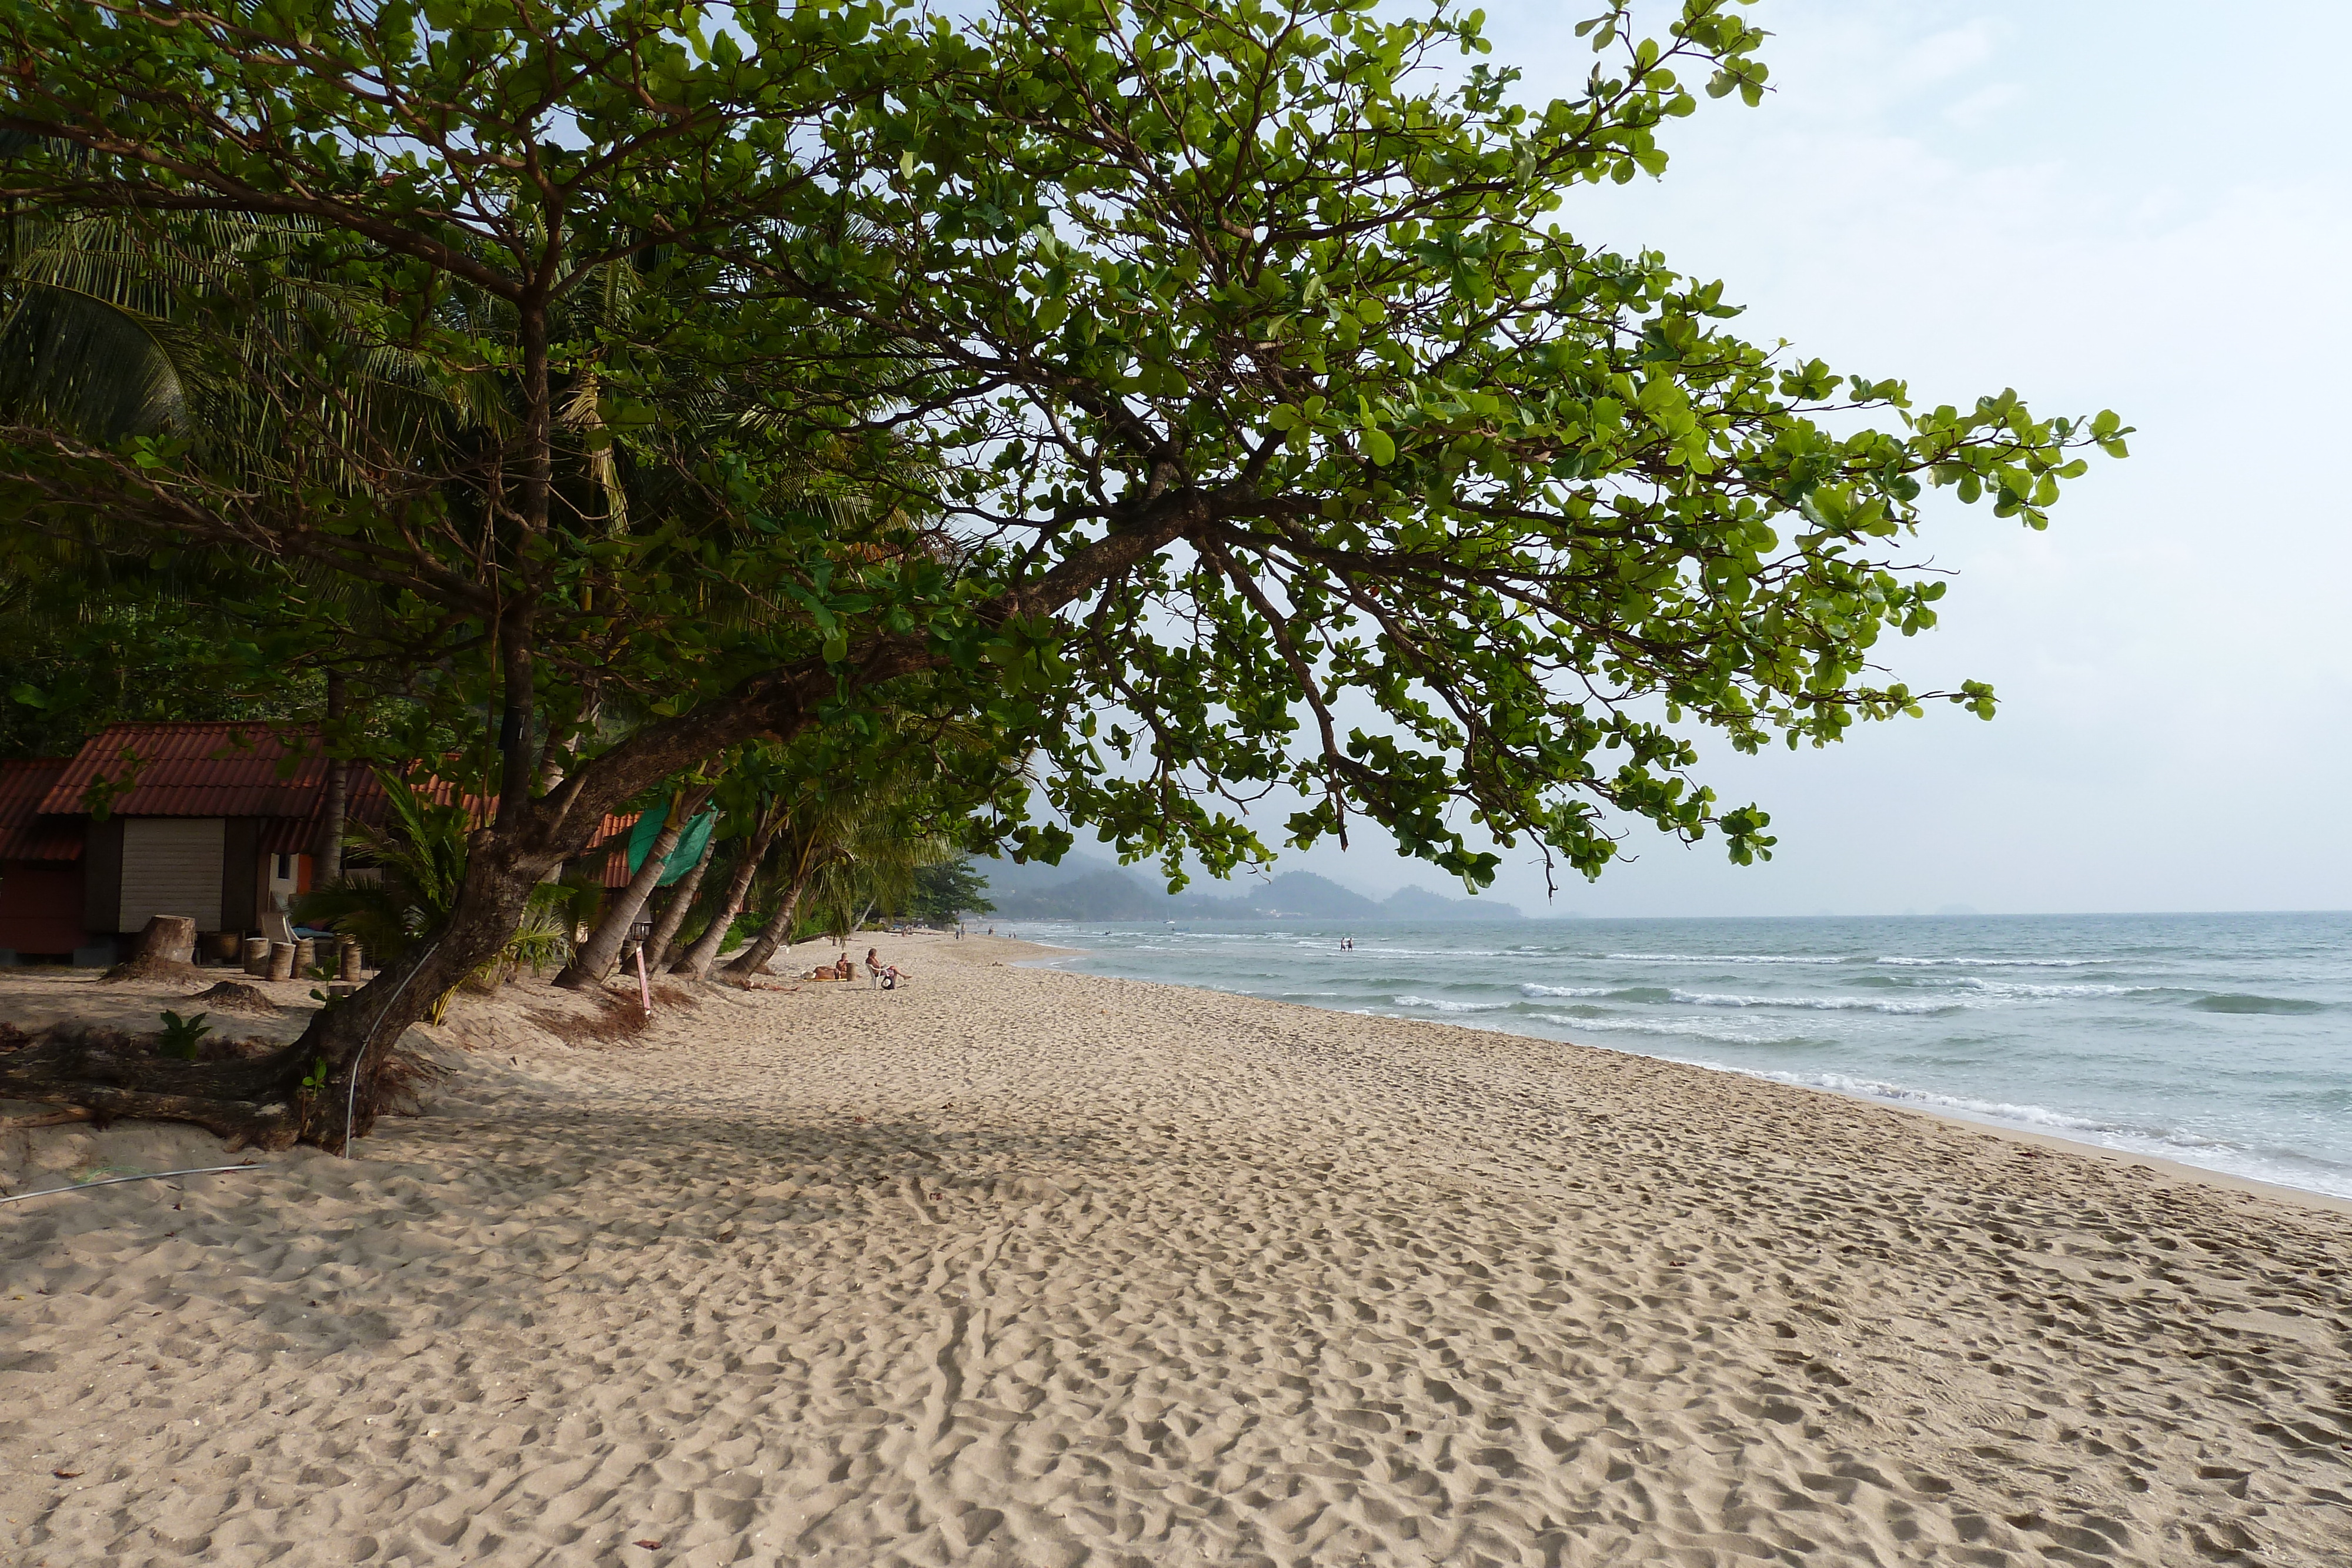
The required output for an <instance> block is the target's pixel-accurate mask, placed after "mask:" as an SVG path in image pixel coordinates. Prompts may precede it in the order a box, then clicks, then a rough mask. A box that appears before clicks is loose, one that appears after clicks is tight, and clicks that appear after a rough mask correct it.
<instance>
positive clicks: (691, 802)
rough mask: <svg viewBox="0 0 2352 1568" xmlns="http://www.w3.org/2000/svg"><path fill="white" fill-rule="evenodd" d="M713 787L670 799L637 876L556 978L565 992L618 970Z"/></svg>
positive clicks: (595, 982)
mask: <svg viewBox="0 0 2352 1568" xmlns="http://www.w3.org/2000/svg"><path fill="white" fill-rule="evenodd" d="M716 788H717V786H716V785H711V784H703V785H698V786H697V787H696V788H694V789H690V790H688V791H686V792H684V793H682V794H680V795H677V796H675V797H673V798H672V800H671V804H670V810H669V816H668V819H667V821H664V822H663V823H662V830H661V831H660V832H659V833H657V834H656V835H655V836H654V841H653V847H652V848H651V849H649V850H647V851H646V858H645V862H644V863H642V864H641V865H639V866H638V867H637V874H636V875H635V876H633V877H631V878H630V879H629V885H628V886H626V887H625V888H623V889H622V890H621V895H620V896H619V897H618V898H616V899H614V901H613V907H612V908H611V909H609V910H607V911H605V914H604V920H603V921H602V922H601V923H599V924H598V925H597V927H596V929H595V930H594V931H593V932H591V933H590V934H589V936H588V940H587V942H586V943H585V944H584V945H583V946H582V947H581V948H580V950H579V951H578V952H577V953H574V954H573V955H572V962H570V963H569V964H566V965H565V966H564V967H563V972H562V974H560V975H558V976H556V977H555V983H556V984H557V985H559V986H562V987H563V988H565V989H566V990H573V991H583V990H586V989H588V988H590V987H592V986H601V985H603V984H604V977H606V976H607V975H610V974H611V973H612V972H613V971H614V968H616V967H619V965H620V962H621V949H622V947H623V946H625V945H626V944H627V942H628V940H629V927H630V926H632V925H635V924H636V920H637V915H639V914H640V913H642V912H643V911H644V909H645V907H646V900H647V899H648V898H651V897H652V896H653V895H654V889H655V888H656V887H659V886H660V885H661V878H662V871H663V867H664V862H667V860H668V859H669V855H670V852H671V851H672V850H675V849H676V848H677V841H678V840H679V839H680V838H682V837H683V836H684V835H685V833H686V825H687V823H688V822H690V821H693V820H694V814H695V813H696V812H697V811H699V810H702V806H703V802H704V801H706V800H709V799H710V795H711V791H712V790H713V789H716Z"/></svg>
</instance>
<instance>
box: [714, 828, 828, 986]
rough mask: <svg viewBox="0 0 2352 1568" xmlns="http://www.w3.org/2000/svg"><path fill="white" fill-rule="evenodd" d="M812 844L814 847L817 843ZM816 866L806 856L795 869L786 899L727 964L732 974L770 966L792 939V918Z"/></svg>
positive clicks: (743, 974) (745, 974)
mask: <svg viewBox="0 0 2352 1568" xmlns="http://www.w3.org/2000/svg"><path fill="white" fill-rule="evenodd" d="M810 847H811V848H812V849H814V847H815V846H814V845H812V846H810ZM815 870H816V863H815V857H814V855H804V856H803V857H802V860H801V863H800V866H799V868H798V869H797V870H795V871H794V872H793V883H792V885H791V886H790V887H788V888H786V889H785V890H784V901H783V903H782V904H778V905H777V906H776V913H775V914H774V915H771V916H770V917H769V919H768V923H767V924H766V925H763V926H761V928H760V934H759V935H758V936H755V937H753V938H752V939H751V946H749V947H746V948H744V949H743V951H742V952H740V953H739V954H737V955H736V956H735V961H734V962H733V963H731V964H730V965H728V966H727V972H728V973H729V974H730V975H737V976H740V977H742V978H744V979H746V980H748V979H750V978H751V977H752V976H754V975H757V974H759V973H760V972H761V970H763V969H765V968H766V967H768V960H769V959H771V958H772V957H774V956H776V949H777V948H779V947H782V946H786V945H787V944H788V943H789V941H790V940H791V937H792V934H793V921H794V920H795V919H797V918H799V915H800V907H801V894H803V893H804V892H806V891H807V889H808V884H809V877H810V876H811V874H812V873H814V871H815Z"/></svg>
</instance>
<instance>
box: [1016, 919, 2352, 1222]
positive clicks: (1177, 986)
mask: <svg viewBox="0 0 2352 1568" xmlns="http://www.w3.org/2000/svg"><path fill="white" fill-rule="evenodd" d="M1759 918H1764V917H1760V916H1759ZM1029 946H1037V947H1043V948H1048V949H1049V950H1051V951H1052V952H1054V953H1055V954H1057V955H1059V956H1063V957H1084V956H1089V955H1092V954H1094V953H1096V952H1097V951H1098V949H1095V948H1086V947H1055V946H1053V945H1052V944H1046V943H1030V944H1029ZM1052 961H1054V960H1052V959H1048V958H1045V957H1039V958H1032V959H1027V960H1024V967H1038V966H1042V965H1045V964H1046V963H1049V962H1052ZM1054 972H1055V973H1060V974H1071V971H1068V970H1055V971H1054ZM1072 977H1073V978H1078V979H1118V980H1123V981H1126V982H1127V983H1129V984H1132V985H1149V986H1165V987H1167V988H1170V989H1171V990H1179V991H1202V992H1206V993H1207V994H1209V995H1211V996H1218V997H1232V998H1235V999H1236V1000H1240V1001H1248V1002H1264V1003H1265V1004H1266V1005H1267V1006H1269V1007H1284V1008H1305V1009H1307V1010H1309V1011H1312V1012H1324V1013H1332V1014H1336V1015H1338V1016H1339V1017H1342V1018H1378V1019H1391V1020H1392V1021H1394V1022H1398V1023H1414V1024H1423V1023H1425V1024H1429V1025H1431V1026H1433V1027H1434V1028H1438V1029H1459V1030H1468V1031H1469V1032H1471V1033H1474V1034H1498V1035H1504V1036H1507V1038H1509V1039H1512V1040H1535V1041H1538V1042H1540V1043H1542V1044H1545V1045H1552V1046H1566V1047H1568V1048H1569V1049H1570V1050H1574V1051H1603V1052H1607V1053H1609V1054H1612V1055H1617V1056H1632V1057H1638V1058H1641V1059H1642V1060H1643V1061H1670V1062H1673V1063H1675V1065H1676V1066H1680V1067H1688V1068H1690V1069H1692V1070H1694V1071H1700V1072H1713V1073H1720V1074H1722V1075H1723V1076H1725V1077H1728V1078H1738V1079H1746V1080H1748V1081H1750V1082H1759V1083H1771V1084H1776V1085H1778V1086H1780V1087H1781V1088H1785V1089H1796V1090H1801V1091H1803V1092H1807V1093H1812V1094H1825V1095H1829V1096H1831V1097H1832V1098H1834V1099H1838V1100H1849V1101H1853V1102H1854V1103H1859V1104H1864V1105H1873V1106H1876V1107H1878V1108H1879V1109H1881V1110H1885V1111H1900V1112H1903V1113H1906V1114H1909V1115H1914V1116H1921V1117H1925V1118H1926V1119H1927V1120H1928V1121H1931V1122H1936V1123H1939V1124H1945V1125H1948V1126H1953V1127H1962V1128H1966V1129H1968V1130H1969V1131H1971V1132H1976V1133H1987V1134H1993V1135H1995V1136H1998V1137H2003V1138H2011V1139H2014V1140H2016V1141H2017V1142H2019V1143H2022V1144H2029V1145H2035V1146H2037V1147H2042V1148H2047V1149H2052V1150H2058V1151H2063V1152H2065V1153H2069V1154H2082V1155H2095V1156H2097V1157H2100V1158H2102V1159H2108V1160H2115V1161H2120V1162H2122V1163H2123V1164H2126V1165H2134V1166H2143V1167H2145V1168H2147V1169H2148V1170H2152V1171H2155V1172H2158V1173H2159V1174H2161V1175H2163V1176H2168V1177H2170V1178H2172V1179H2175V1180H2184V1181H2198V1182H2204V1183H2207V1184H2209V1185H2210V1186H2217V1187H2221V1188H2223V1189H2225V1190H2228V1191H2231V1192H2240V1193H2248V1194H2252V1195H2255V1196H2258V1197H2273V1198H2276V1199H2278V1200H2280V1201H2282V1202H2289V1203H2298V1204H2306V1205H2309V1206H2311V1207H2315V1208H2321V1209H2325V1210H2326V1211H2328V1212H2330V1213H2335V1214H2343V1215H2352V1197H2343V1196H2341V1195H2338V1194H2336V1193H2328V1192H2316V1191H2314V1190H2312V1189H2311V1188H2309V1187H2300V1186H2292V1185H2290V1184H2288V1183H2285V1182H2275V1181H2265V1180H2263V1178H2261V1177H2259V1176H2241V1175H2239V1174H2238V1173H2236V1172H2234V1171H2224V1170H2216V1169H2214V1168H2213V1167H2212V1166H2200V1165H2197V1164H2194V1163H2192V1162H2190V1161H2188V1160H2182V1159H2176V1158H2171V1157H2168V1156H2167V1155H2157V1154H2146V1153H2142V1152H2141V1151H2139V1150H2137V1149H2119V1148H2116V1147H2115V1146H2113V1145H2108V1144H2099V1143H2094V1142H2092V1141H2091V1140H2090V1139H2088V1138H2086V1137H2069V1136H2068V1135H2067V1134H2064V1133H2054V1132H2045V1131H2042V1130H2041V1129H2039V1128H2033V1127H2025V1126H2021V1125H2018V1124H2015V1123H2011V1122H2004V1121H2000V1120H1999V1119H1997V1118H1994V1117H1991V1116H1984V1117H1979V1116H1974V1115H1969V1114H1968V1113H1962V1112H1958V1111H1949V1110H1933V1109H1930V1108H1928V1107H1927V1106H1923V1105H1914V1104H1910V1103H1906V1102H1904V1101H1901V1100H1897V1099H1892V1098H1888V1097H1885V1096H1881V1095H1876V1094H1867V1093H1864V1092H1860V1091H1858V1090H1849V1089H1837V1088H1832V1087H1831V1086H1830V1085H1828V1084H1825V1083H1790V1082H1786V1081H1784V1080H1782V1079H1779V1078H1774V1077H1771V1076H1769V1075H1768V1074H1765V1073H1762V1072H1754V1071H1744V1070H1742V1069H1740V1068H1737V1067H1725V1066H1720V1065H1717V1064H1716V1063H1712V1062H1705V1061H1690V1060H1688V1059H1687V1058H1685V1057H1679V1056H1665V1055H1661V1054H1655V1053H1653V1052H1649V1051H1626V1050H1623V1049H1622V1048H1620V1047H1617V1046H1612V1045H1595V1044H1592V1043H1591V1042H1590V1041H1587V1040H1560V1039H1558V1038H1556V1037H1554V1036H1551V1035H1548V1034H1525V1033H1521V1032H1520V1031H1518V1030H1508V1029H1504V1028H1502V1027H1500V1026H1498V1025H1486V1024H1464V1023H1452V1022H1448V1021H1445V1020H1444V1019H1418V1018H1410V1017H1406V1016H1403V1015H1401V1014H1396V1013H1382V1012H1370V1011H1362V1012H1359V1011H1356V1010H1354V1009H1347V1008H1318V1007H1316V1006H1315V1005H1314V1004H1313V1003H1311V1002H1294V1001H1286V1000H1282V999H1279V998H1273V997H1255V996H1251V995H1249V994H1248V993H1247V992H1244V991H1224V990H1219V989H1217V988H1215V987H1213V986H1192V985H1186V984H1183V983H1182V982H1181V981H1175V980H1145V979H1139V978H1136V977H1130V976H1123V975H1121V976H1113V975H1096V974H1074V975H1072Z"/></svg>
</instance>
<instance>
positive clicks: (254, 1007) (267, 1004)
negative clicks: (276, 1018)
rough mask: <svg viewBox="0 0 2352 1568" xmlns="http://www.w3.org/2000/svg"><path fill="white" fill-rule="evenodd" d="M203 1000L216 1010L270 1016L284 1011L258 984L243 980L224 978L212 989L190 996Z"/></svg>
mask: <svg viewBox="0 0 2352 1568" xmlns="http://www.w3.org/2000/svg"><path fill="white" fill-rule="evenodd" d="M188 1000H189V1001H190V1002H202V1003H204V1004H205V1007H206V1008H207V1009H210V1010H212V1011H215V1012H231V1013H256V1014H259V1015H260V1016H262V1017H265V1018H266V1017H269V1016H271V1015H273V1014H276V1013H278V1012H279V1011H282V1010H283V1009H280V1008H279V1007H278V1004H277V1003H276V1002H273V1001H271V1000H270V999H269V997H268V994H267V993H266V992H264V991H263V990H262V989H261V988H260V987H258V986H248V985H247V984H246V983H245V982H244V981H242V980H223V981H222V982H221V983H220V984H219V985H216V986H215V987H213V988H211V989H210V990H205V991H198V992H197V993H196V994H195V995H194V996H193V997H190V998H188Z"/></svg>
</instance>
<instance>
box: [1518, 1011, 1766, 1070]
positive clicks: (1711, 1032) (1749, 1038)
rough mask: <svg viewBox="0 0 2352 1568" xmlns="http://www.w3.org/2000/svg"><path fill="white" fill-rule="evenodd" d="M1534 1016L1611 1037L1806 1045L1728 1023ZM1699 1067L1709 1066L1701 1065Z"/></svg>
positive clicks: (1616, 1015) (1613, 1016) (1621, 1016)
mask: <svg viewBox="0 0 2352 1568" xmlns="http://www.w3.org/2000/svg"><path fill="white" fill-rule="evenodd" d="M1533 1016H1534V1017H1535V1018H1537V1019H1540V1020H1541V1021H1543V1022H1545V1023H1548V1024H1553V1025H1556V1026H1557V1027H1559V1028H1561V1029H1570V1030H1578V1031H1579V1032H1582V1031H1584V1030H1601V1031H1602V1032H1604V1033H1609V1034H1646V1035H1652V1036H1657V1037H1663V1038H1665V1039H1671V1040H1716V1041H1718V1042H1720V1043H1722V1044H1726V1045H1801V1044H1803V1043H1804V1041H1803V1040H1802V1039H1801V1038H1800V1037H1796V1036H1791V1035H1776V1034H1758V1033H1756V1032H1754V1031H1753V1030H1739V1029H1733V1028H1731V1027H1730V1026H1729V1024H1728V1022H1727V1021H1719V1020H1717V1019H1696V1018H1687V1017H1686V1018H1631V1017H1628V1016H1627V1015H1625V1014H1623V1013H1609V1014H1604V1015H1601V1016H1599V1017H1594V1018H1581V1017H1570V1016H1567V1015H1564V1014H1560V1013H1536V1014H1534V1015H1533ZM1695 1065H1698V1066H1706V1065H1708V1064H1707V1063H1705V1062H1700V1063H1696V1064H1695ZM1726 1071H1732V1070H1730V1069H1727V1070H1726Z"/></svg>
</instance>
